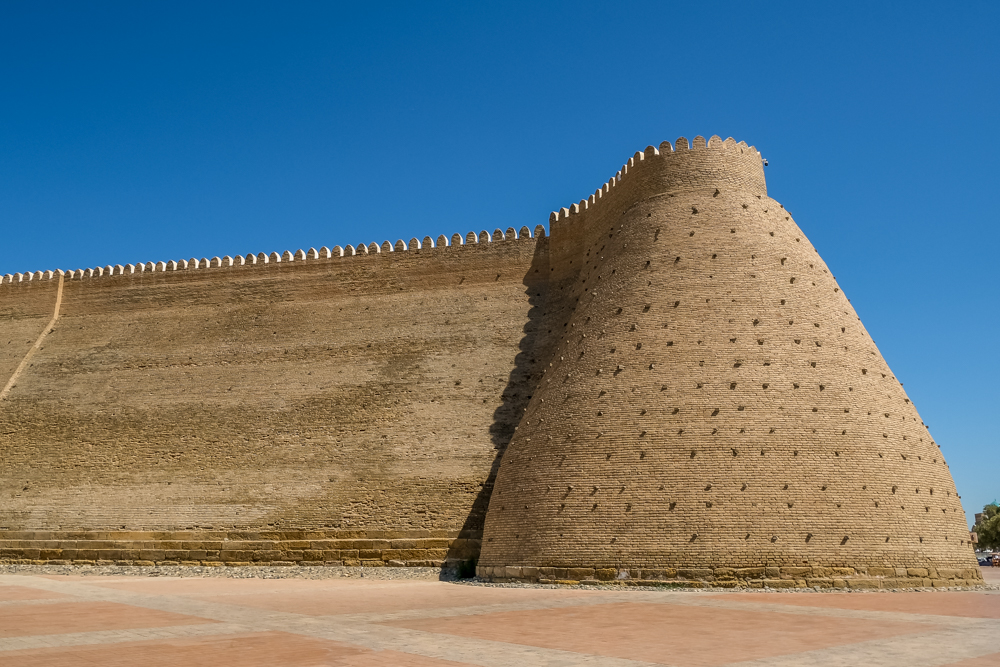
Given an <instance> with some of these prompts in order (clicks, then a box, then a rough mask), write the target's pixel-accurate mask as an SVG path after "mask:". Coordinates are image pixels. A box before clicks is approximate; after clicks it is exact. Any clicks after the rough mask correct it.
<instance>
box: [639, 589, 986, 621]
mask: <svg viewBox="0 0 1000 667" xmlns="http://www.w3.org/2000/svg"><path fill="white" fill-rule="evenodd" d="M791 595H795V594H794V593H792V594H791ZM821 595H822V594H821ZM857 595H881V593H857ZM929 595H946V593H929ZM649 601H650V602H656V603H661V604H679V605H689V606H692V607H715V608H719V609H733V610H745V611H766V612H773V613H777V614H794V615H797V616H830V617H833V618H858V619H865V620H870V621H902V622H906V623H927V624H932V625H958V626H965V625H981V624H987V625H992V624H994V623H996V624H997V625H1000V621H998V620H995V619H987V618H978V617H970V616H946V615H938V614H917V613H908V612H902V611H878V610H868V609H842V608H838V607H808V606H800V605H785V604H781V603H780V602H763V601H761V602H752V601H750V600H746V601H744V600H722V599H719V598H707V597H704V598H700V599H694V598H692V599H682V598H677V599H674V600H669V601H668V600H656V599H651V600H649Z"/></svg>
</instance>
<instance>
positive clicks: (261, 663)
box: [0, 632, 464, 667]
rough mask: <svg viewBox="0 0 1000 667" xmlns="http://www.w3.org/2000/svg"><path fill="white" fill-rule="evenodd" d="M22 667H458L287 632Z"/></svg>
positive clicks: (12, 654)
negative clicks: (232, 666) (98, 666)
mask: <svg viewBox="0 0 1000 667" xmlns="http://www.w3.org/2000/svg"><path fill="white" fill-rule="evenodd" d="M0 656H2V659H3V661H4V662H3V664H5V665H6V664H10V665H17V666H18V667H61V666H63V665H65V666H66V667H70V666H72V667H87V666H90V665H100V666H101V667H135V666H137V665H141V666H142V667H176V666H177V665H183V666H184V667H228V666H230V665H239V667H286V666H287V667H320V666H321V665H322V666H328V665H335V666H337V667H362V666H365V667H449V666H453V667H458V666H460V665H462V664H464V663H457V662H450V661H447V660H435V659H434V658H424V657H421V656H415V655H409V654H406V653H397V652H395V651H372V650H369V649H366V648H361V647H357V646H351V645H350V644H343V643H340V642H334V641H327V640H323V639H314V638H312V637H301V636H296V635H292V634H288V633H284V632H261V633H255V634H241V635H226V636H216V637H197V638H191V639H172V640H156V641H148V642H128V643H123V644H109V645H104V646H74V647H60V648H46V649H31V650H22V651H5V652H3V653H2V654H0Z"/></svg>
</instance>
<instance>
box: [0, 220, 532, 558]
mask: <svg viewBox="0 0 1000 667" xmlns="http://www.w3.org/2000/svg"><path fill="white" fill-rule="evenodd" d="M547 247H548V244H547V239H545V238H539V239H537V240H536V239H532V238H522V239H520V240H508V241H502V240H495V241H494V242H492V243H488V244H487V243H480V244H471V245H457V246H452V247H438V248H429V247H426V245H425V247H424V249H421V250H417V249H412V250H409V251H406V252H381V253H379V254H377V255H369V256H354V257H343V258H339V257H338V258H333V259H325V260H309V261H305V262H302V261H293V262H291V263H289V262H287V261H285V262H281V263H275V262H273V261H272V262H270V263H269V264H267V265H261V264H258V265H257V266H243V267H238V266H234V267H228V268H212V269H189V270H186V271H174V272H169V271H168V272H152V273H150V272H144V273H135V274H131V275H115V276H109V275H104V276H102V277H94V278H84V279H80V278H79V277H78V275H76V274H75V275H74V277H73V279H71V280H70V279H67V280H66V282H65V283H64V294H63V301H62V308H61V314H60V318H59V320H58V322H57V324H56V326H55V329H54V331H53V332H52V333H51V334H50V335H49V336H48V337H47V338H46V341H45V345H44V346H43V349H42V350H40V351H39V352H38V353H37V354H36V355H35V357H34V358H33V365H32V366H31V368H30V369H29V371H27V372H25V373H24V374H23V376H22V377H21V378H20V380H19V381H18V383H17V386H16V387H15V389H14V390H13V391H12V392H11V393H10V395H9V396H8V397H7V399H6V400H5V401H2V402H0V460H2V462H3V469H4V474H3V475H2V476H0V498H3V502H2V503H0V529H2V530H3V532H2V533H0V557H3V556H6V557H8V558H29V559H38V558H43V559H44V558H47V559H62V560H96V559H103V560H143V561H171V560H173V561H238V562H244V561H275V560H279V561H280V560H295V561H298V560H318V561H324V560H326V561H330V560H332V561H346V562H358V563H360V562H362V561H364V562H367V563H369V564H375V563H381V562H384V561H400V562H409V563H411V564H412V563H418V564H419V563H423V564H428V563H431V562H435V563H439V562H441V561H442V560H443V559H445V558H446V557H451V558H467V557H469V556H470V555H471V554H474V553H475V552H476V551H477V550H478V538H479V535H480V532H481V529H482V522H483V514H484V512H485V509H486V502H487V500H488V497H489V492H490V485H491V484H492V479H491V472H492V470H493V466H494V464H495V460H496V457H497V456H498V454H499V453H500V452H502V450H503V447H504V446H505V445H506V442H507V440H509V438H510V435H511V434H512V433H513V429H514V426H515V425H516V423H517V421H518V419H519V417H520V413H521V412H523V405H524V402H525V401H526V398H527V396H529V395H530V392H531V387H532V384H533V380H532V373H533V370H532V368H533V364H532V362H533V359H534V357H535V354H536V351H535V346H536V345H540V344H542V343H543V341H539V340H538V339H537V338H536V336H535V333H536V332H535V329H536V327H537V321H538V318H539V317H540V313H541V312H542V311H543V310H544V302H545V292H546V290H545V277H546V276H545V274H546V273H547V272H548V262H547ZM386 250H387V248H386ZM54 283H56V281H55V280H53V281H49V283H48V284H46V283H44V282H42V283H38V284H34V285H27V286H26V285H24V284H4V285H0V304H3V307H4V308H6V309H7V311H6V312H8V313H10V315H9V317H8V318H6V319H5V320H4V321H3V325H2V328H3V333H5V334H8V332H9V335H7V336H5V338H8V339H10V340H13V341H15V342H16V343H17V344H18V346H19V347H18V350H17V352H16V353H15V354H10V355H9V356H10V358H9V359H8V357H6V356H5V357H4V358H3V363H4V364H5V367H6V366H11V365H16V363H17V362H18V361H19V360H18V359H17V357H18V355H19V354H22V353H23V352H24V349H25V346H26V345H27V341H29V339H30V340H31V342H32V343H33V342H34V338H36V337H37V335H38V333H39V332H40V330H41V328H43V327H44V323H46V322H47V321H48V319H49V318H50V317H51V314H52V306H53V303H54V289H53V284H54ZM22 339H23V340H22ZM4 342H6V341H4ZM10 349H11V350H13V349H14V343H12V344H11V346H10ZM4 354H8V353H7V352H6V350H5V352H4ZM5 380H6V379H5Z"/></svg>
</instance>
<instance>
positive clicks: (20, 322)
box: [0, 280, 58, 390]
mask: <svg viewBox="0 0 1000 667" xmlns="http://www.w3.org/2000/svg"><path fill="white" fill-rule="evenodd" d="M57 287H58V281H52V280H46V281H37V282H36V281H32V282H29V283H24V284H21V285H16V286H15V285H10V286H0V291H2V292H3V297H0V322H3V326H2V328H0V390H2V389H3V388H4V386H5V385H6V384H7V382H8V380H9V379H10V377H11V376H12V375H13V374H14V371H15V370H16V369H17V367H18V365H20V363H21V360H22V359H24V356H25V355H26V354H27V353H28V350H30V349H31V347H32V346H33V345H34V344H35V341H37V340H38V337H39V335H41V333H42V331H43V330H44V329H45V326H46V325H47V324H48V323H49V320H51V319H52V309H53V306H54V305H55V302H56V291H57Z"/></svg>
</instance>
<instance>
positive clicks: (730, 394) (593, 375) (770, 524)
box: [479, 142, 978, 587]
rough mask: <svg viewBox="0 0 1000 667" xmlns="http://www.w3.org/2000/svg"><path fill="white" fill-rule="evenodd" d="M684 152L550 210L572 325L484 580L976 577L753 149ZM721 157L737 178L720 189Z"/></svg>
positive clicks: (934, 469) (500, 516) (922, 462)
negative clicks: (597, 195)
mask: <svg viewBox="0 0 1000 667" xmlns="http://www.w3.org/2000/svg"><path fill="white" fill-rule="evenodd" d="M685 143H686V142H685ZM659 152H660V153H661V154H662V153H664V151H662V150H661V151H659ZM691 154H694V155H693V157H694V158H695V159H694V160H692V161H691V162H683V161H681V162H677V163H670V162H669V158H668V160H667V161H665V162H664V161H661V162H656V161H655V159H656V158H654V159H653V160H651V159H650V156H649V154H648V153H647V155H646V159H645V160H643V161H641V162H639V161H638V160H634V161H633V162H632V166H631V169H630V170H629V173H627V174H623V176H622V180H621V184H619V185H618V186H615V187H614V188H612V189H611V190H610V192H611V193H620V194H621V195H622V196H621V197H620V198H619V199H617V200H613V199H612V197H611V196H608V195H606V196H605V201H598V202H596V203H595V204H591V205H590V206H588V207H587V208H586V209H585V210H582V211H581V212H579V213H570V214H569V215H568V216H565V222H564V215H565V214H564V213H562V214H559V215H558V216H554V220H553V222H552V243H553V246H554V247H557V246H559V245H560V243H561V242H562V239H563V238H565V237H566V236H569V235H574V242H575V243H576V245H577V247H580V251H578V252H579V253H580V254H578V255H576V257H575V258H574V262H576V264H575V266H577V267H579V268H578V269H575V271H576V276H575V279H574V280H569V281H567V282H566V283H558V284H556V283H554V284H553V289H552V302H553V308H552V310H553V311H556V310H559V306H557V304H560V305H561V306H562V307H561V311H562V313H563V315H564V316H565V318H566V320H565V325H566V326H564V327H563V326H560V327H559V328H560V329H561V330H562V331H564V332H566V333H565V334H564V335H563V336H562V337H561V338H560V339H559V340H558V341H556V344H555V345H556V346H555V351H554V354H553V357H552V360H551V362H550V363H551V365H550V366H547V367H546V368H545V375H544V377H543V379H542V382H541V385H540V387H539V389H538V390H537V391H536V392H535V394H534V396H533V398H532V400H531V402H530V403H529V406H528V410H527V412H526V413H525V417H524V420H523V421H522V423H521V425H520V426H519V429H518V431H517V434H516V435H515V437H514V439H513V440H512V442H511V445H510V447H509V448H508V451H507V454H506V455H505V457H504V460H503V463H502V465H501V468H500V471H499V473H498V478H497V484H496V487H495V492H494V495H493V497H492V499H491V504H490V511H489V514H488V517H487V523H486V530H485V533H484V544H483V552H482V558H481V561H480V568H479V572H480V574H481V575H483V576H486V577H490V578H495V579H501V580H502V579H510V578H514V579H529V580H536V579H547V580H557V579H584V578H595V577H596V578H614V577H619V576H621V574H620V573H622V572H624V573H625V574H624V576H626V577H631V578H642V579H646V580H651V579H672V580H677V579H678V578H680V579H681V580H690V579H702V580H705V579H707V580H713V579H716V580H724V581H730V582H735V581H736V580H737V578H740V579H763V578H764V577H765V576H766V577H768V578H769V579H774V580H776V582H777V580H779V579H781V580H782V581H784V583H786V584H790V585H795V584H796V582H799V581H801V585H805V583H806V580H807V578H809V579H812V580H813V581H814V583H815V585H833V582H834V581H835V577H845V576H847V575H852V576H865V577H867V576H877V577H894V578H895V577H903V578H904V579H906V580H907V581H903V582H902V583H901V585H911V586H912V585H924V584H925V582H929V581H930V579H928V577H938V576H939V573H940V575H941V577H942V578H945V579H947V578H949V577H950V578H955V577H973V578H975V577H978V574H977V572H978V571H977V570H975V567H974V566H975V561H974V559H973V557H972V546H971V545H970V544H969V543H968V531H967V528H966V526H965V522H964V515H963V513H962V509H961V504H960V501H959V498H958V496H957V493H956V491H955V487H954V483H953V481H952V480H951V475H950V473H949V471H948V468H947V465H946V463H945V461H944V458H943V456H942V454H941V452H940V450H939V449H938V447H937V446H936V444H935V443H934V442H933V440H932V438H931V437H930V435H929V434H928V432H927V430H926V428H925V427H924V425H923V423H922V422H921V420H920V417H919V415H918V414H917V412H916V410H915V409H914V407H913V405H912V403H911V402H910V401H909V399H908V397H907V396H906V394H905V392H904V390H903V387H902V385H901V384H900V383H899V382H898V381H897V380H896V378H895V377H894V376H893V374H892V372H891V371H890V370H889V368H888V367H887V366H886V364H885V362H884V360H883V359H882V358H881V355H880V353H879V352H878V350H877V348H876V347H875V345H874V343H873V341H872V340H871V338H870V336H868V334H867V332H866V331H865V329H864V327H863V326H862V325H861V323H860V321H859V319H858V317H857V315H856V313H855V312H854V310H853V308H852V307H851V305H850V303H849V302H848V301H847V299H846V298H845V296H844V295H843V293H842V292H841V291H840V289H839V287H838V286H837V283H836V281H835V279H834V278H833V276H832V275H831V274H830V271H829V269H828V268H827V267H826V265H825V264H824V263H823V262H822V260H821V259H820V258H819V256H818V254H817V253H816V251H815V249H814V248H813V247H812V246H811V245H810V244H809V242H808V240H807V239H806V238H805V236H804V235H803V234H802V232H801V230H800V229H799V228H798V227H797V225H796V224H795V223H794V221H792V220H791V216H790V215H789V214H788V213H787V212H786V211H784V209H783V208H782V206H781V205H780V204H779V203H778V202H776V201H774V200H773V199H770V198H768V197H767V196H766V192H764V191H762V190H763V188H762V186H763V182H762V178H761V179H760V180H759V181H758V179H757V177H756V175H755V174H757V173H760V172H762V169H761V165H760V160H759V158H756V152H755V151H754V153H753V155H754V158H755V162H756V164H755V165H754V164H750V163H742V164H741V163H740V161H738V160H736V161H733V160H729V159H727V155H726V154H725V152H724V151H722V150H716V151H715V152H714V154H713V150H712V149H708V150H707V151H705V152H704V153H702V155H701V156H699V155H697V151H692V153H689V155H691ZM661 160H662V158H661ZM713 162H714V164H715V166H716V167H718V169H719V170H722V171H725V170H727V169H728V170H731V171H733V172H736V173H732V174H730V176H729V177H728V178H726V179H721V180H720V182H719V183H718V184H716V183H714V182H713V179H714V178H715V173H717V172H714V171H713V169H711V168H707V169H706V168H705V166H706V165H707V164H711V163H713ZM636 164H638V166H636ZM692 167H693V172H694V173H693V175H692V174H685V173H684V172H687V171H688V170H689V169H691V168H692ZM671 170H677V171H679V172H681V173H677V174H671ZM740 171H746V172H747V173H746V174H744V175H743V176H741V175H740V174H739V172H740ZM637 176H638V178H636V177H637ZM630 178H634V179H635V182H636V183H638V184H639V185H637V186H636V188H635V189H633V190H631V191H628V192H627V195H626V190H625V188H624V187H623V185H624V184H627V183H628V182H629V179H630ZM673 183H679V184H681V185H680V186H679V187H676V188H674V187H672V184H673ZM612 202H613V204H614V205H613V206H608V205H605V204H608V203H612ZM581 208H582V207H581ZM574 223H575V224H574ZM569 259H570V258H569V257H566V256H564V255H561V254H559V253H553V265H554V268H555V269H556V271H555V273H558V272H560V271H561V270H562V269H563V268H564V267H563V266H561V265H560V262H563V261H567V262H568V261H569ZM579 259H582V260H583V261H582V266H581V265H580V264H581V262H579V261H578V260H579ZM572 273H573V271H566V275H570V274H572ZM893 581H894V582H896V583H900V582H897V581H896V579H893ZM777 583H780V582H777ZM777 583H776V585H777ZM862 583H863V584H865V585H870V584H871V582H870V581H868V583H865V582H864V581H862ZM810 585H813V584H810ZM852 585H853V584H852ZM858 585H861V584H858ZM874 585H875V587H878V585H879V584H878V583H875V584H874ZM928 585H929V584H928Z"/></svg>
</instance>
